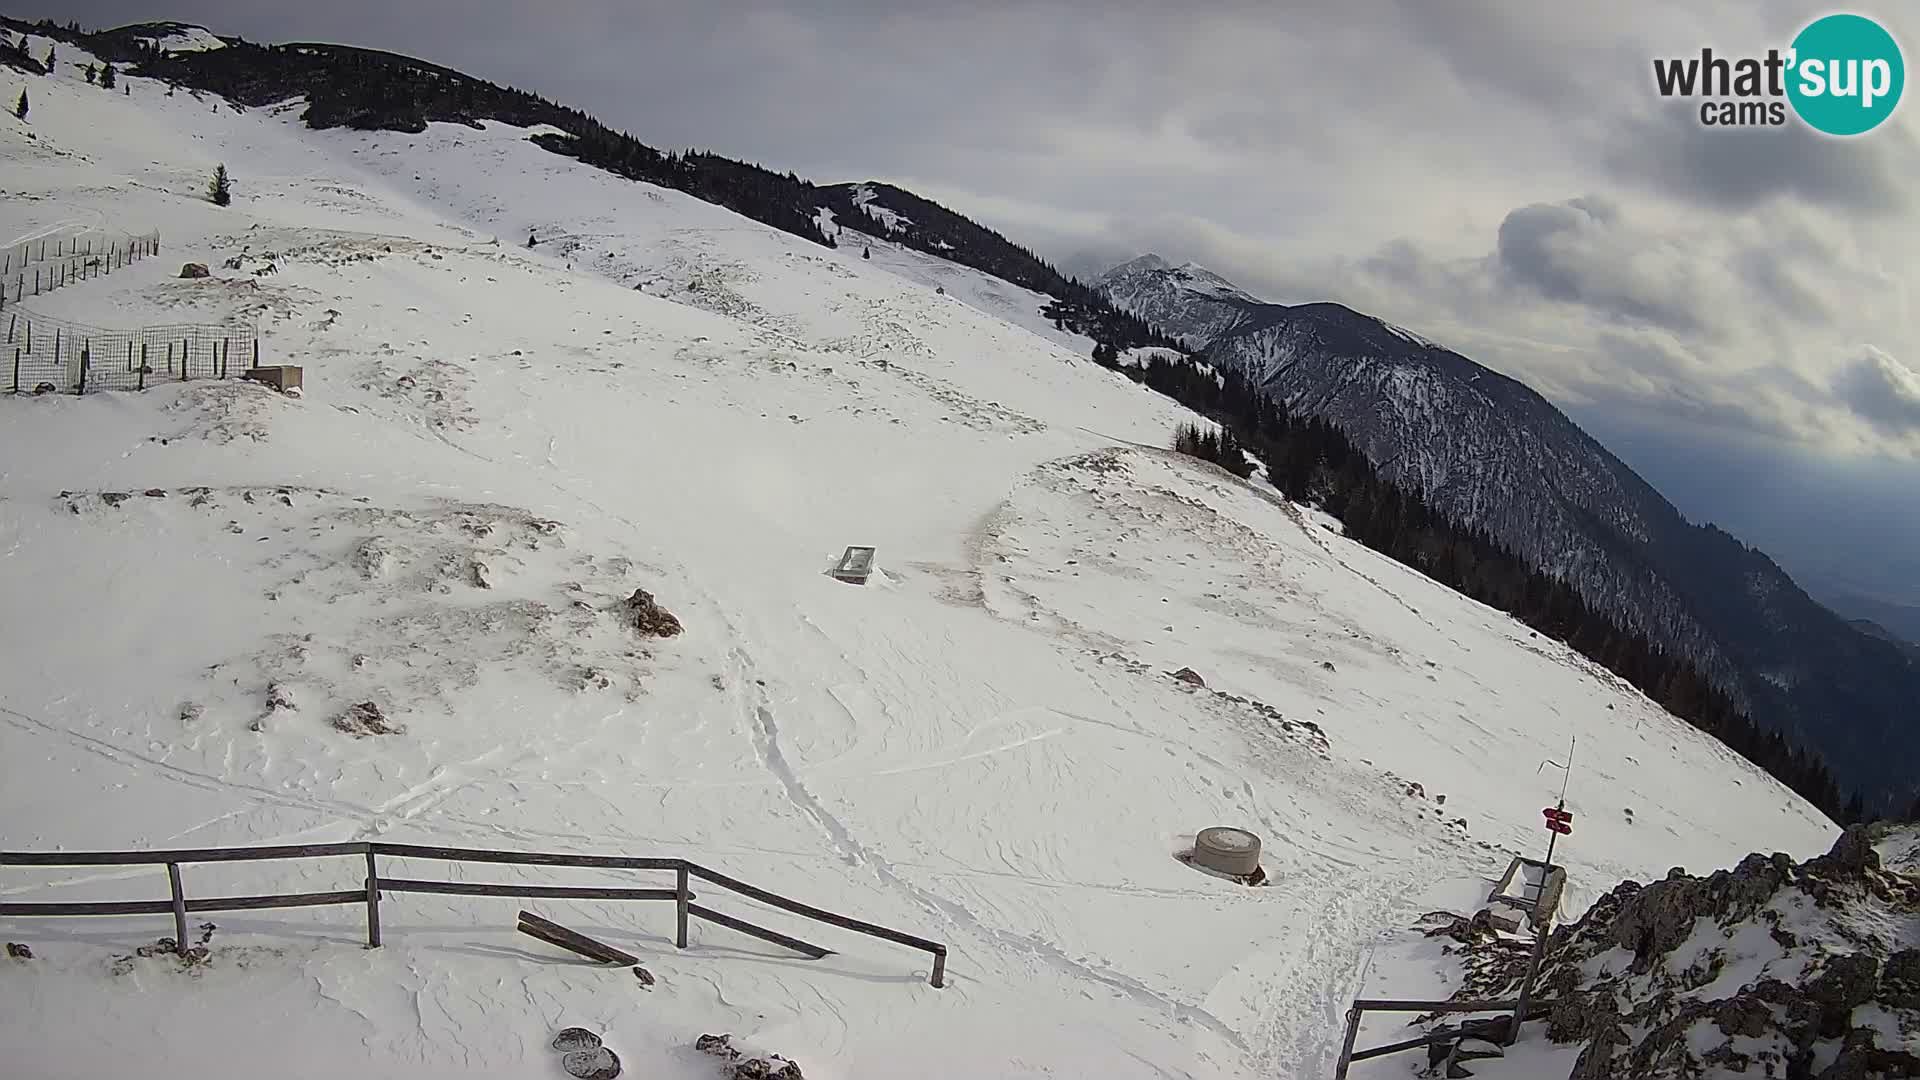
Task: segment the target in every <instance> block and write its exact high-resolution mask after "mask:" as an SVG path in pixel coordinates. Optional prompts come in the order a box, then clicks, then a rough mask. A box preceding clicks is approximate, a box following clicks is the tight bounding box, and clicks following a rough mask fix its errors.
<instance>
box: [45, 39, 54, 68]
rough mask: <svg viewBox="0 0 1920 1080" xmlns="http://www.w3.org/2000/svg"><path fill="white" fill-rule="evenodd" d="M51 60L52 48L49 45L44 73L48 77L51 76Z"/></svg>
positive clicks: (52, 55) (52, 56)
mask: <svg viewBox="0 0 1920 1080" xmlns="http://www.w3.org/2000/svg"><path fill="white" fill-rule="evenodd" d="M53 58H54V52H53V46H51V45H49V46H47V71H46V73H47V74H48V75H51V74H53Z"/></svg>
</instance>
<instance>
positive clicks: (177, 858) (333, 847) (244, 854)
mask: <svg viewBox="0 0 1920 1080" xmlns="http://www.w3.org/2000/svg"><path fill="white" fill-rule="evenodd" d="M366 850H367V843H366V841H364V840H356V841H351V842H348V843H344V844H289V845H282V846H277V847H243V848H181V849H177V850H170V851H0V866H144V865H147V864H150V863H205V862H252V861H254V860H259V859H310V858H319V857H321V856H328V855H361V854H364V853H365V852H366Z"/></svg>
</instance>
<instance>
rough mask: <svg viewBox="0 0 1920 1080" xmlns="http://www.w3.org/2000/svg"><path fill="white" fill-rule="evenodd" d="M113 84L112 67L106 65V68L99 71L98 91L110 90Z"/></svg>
mask: <svg viewBox="0 0 1920 1080" xmlns="http://www.w3.org/2000/svg"><path fill="white" fill-rule="evenodd" d="M113 84H114V76H113V65H112V64H108V65H107V66H106V67H103V68H101V69H100V89H102V90H111V89H113Z"/></svg>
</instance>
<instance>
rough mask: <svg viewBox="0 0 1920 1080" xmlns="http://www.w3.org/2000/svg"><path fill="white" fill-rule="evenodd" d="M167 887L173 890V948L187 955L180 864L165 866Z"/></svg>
mask: <svg viewBox="0 0 1920 1080" xmlns="http://www.w3.org/2000/svg"><path fill="white" fill-rule="evenodd" d="M167 885H168V887H169V888H170V889H172V890H173V947H174V950H175V951H176V952H178V953H179V954H180V955H181V956H185V955H187V893H186V890H185V889H184V888H182V887H181V885H180V864H179V863H168V864H167Z"/></svg>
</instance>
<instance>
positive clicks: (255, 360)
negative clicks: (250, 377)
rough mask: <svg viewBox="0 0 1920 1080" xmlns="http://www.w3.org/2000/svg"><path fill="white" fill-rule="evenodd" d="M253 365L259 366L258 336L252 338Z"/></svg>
mask: <svg viewBox="0 0 1920 1080" xmlns="http://www.w3.org/2000/svg"><path fill="white" fill-rule="evenodd" d="M253 366H254V367H259V366H260V339H259V338H254V339H253Z"/></svg>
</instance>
